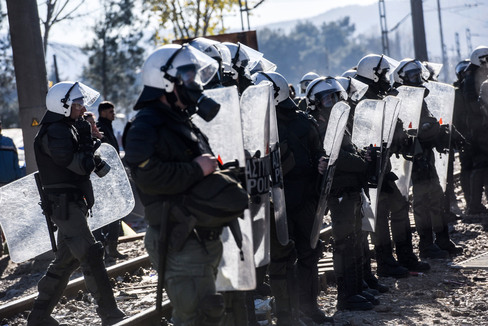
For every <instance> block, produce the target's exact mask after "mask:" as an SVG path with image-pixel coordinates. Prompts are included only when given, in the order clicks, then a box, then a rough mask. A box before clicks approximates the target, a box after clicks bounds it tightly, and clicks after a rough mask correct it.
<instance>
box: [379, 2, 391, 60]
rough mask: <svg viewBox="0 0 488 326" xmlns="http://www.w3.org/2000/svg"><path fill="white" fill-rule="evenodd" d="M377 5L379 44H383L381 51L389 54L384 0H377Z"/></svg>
mask: <svg viewBox="0 0 488 326" xmlns="http://www.w3.org/2000/svg"><path fill="white" fill-rule="evenodd" d="M378 7H379V10H380V25H381V44H382V45H383V53H384V54H386V55H387V56H389V55H390V45H389V43H388V28H387V27H386V9H385V0H379V2H378Z"/></svg>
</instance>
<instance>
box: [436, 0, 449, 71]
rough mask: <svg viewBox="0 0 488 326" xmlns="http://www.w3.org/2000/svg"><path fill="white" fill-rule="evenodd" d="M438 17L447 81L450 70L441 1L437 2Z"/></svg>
mask: <svg viewBox="0 0 488 326" xmlns="http://www.w3.org/2000/svg"><path fill="white" fill-rule="evenodd" d="M437 16H438V17H439V31H440V37H441V51H442V65H443V66H444V71H443V73H442V74H443V75H444V80H447V77H448V76H449V74H448V73H447V69H448V66H447V65H448V62H447V53H446V44H445V43H444V34H443V32H442V17H441V4H440V1H439V0H437Z"/></svg>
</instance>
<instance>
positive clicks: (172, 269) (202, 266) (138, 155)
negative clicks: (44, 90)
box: [124, 100, 224, 325]
mask: <svg viewBox="0 0 488 326" xmlns="http://www.w3.org/2000/svg"><path fill="white" fill-rule="evenodd" d="M138 105H139V107H141V108H140V112H139V113H138V114H137V116H136V118H135V119H134V121H133V122H132V124H131V126H130V128H129V129H128V131H127V134H126V135H125V143H124V148H125V150H126V155H125V159H126V161H127V163H128V165H129V167H130V168H131V173H132V176H133V178H134V181H135V183H136V185H137V187H138V189H139V190H140V198H141V201H142V203H143V205H144V208H145V214H144V217H145V219H146V221H147V223H148V225H149V226H148V229H147V231H146V237H145V246H146V250H147V251H148V253H149V257H150V259H151V262H152V263H153V265H154V266H159V259H160V255H161V254H164V253H161V248H160V247H159V236H160V229H161V228H164V229H163V230H164V231H166V230H167V231H166V234H167V235H168V236H169V237H170V243H169V248H168V251H167V254H166V255H165V259H166V268H165V271H164V272H165V275H164V282H165V283H164V284H165V289H166V291H167V293H168V296H169V298H170V300H171V302H172V304H173V320H174V322H175V325H181V324H184V325H186V323H195V322H197V321H200V322H202V324H203V321H205V325H217V324H218V323H219V322H220V318H221V317H222V315H223V312H224V311H223V310H224V302H223V298H222V295H221V294H217V292H216V288H215V277H216V275H217V268H218V266H219V262H220V259H221V256H222V242H221V240H220V237H219V235H220V233H221V231H222V227H216V228H203V227H198V226H197V227H195V230H196V233H198V236H197V235H196V233H194V232H192V233H191V234H190V235H189V236H188V238H186V240H185V238H183V239H180V238H181V236H180V237H179V236H178V234H177V233H173V232H174V230H176V229H177V227H178V225H180V223H184V222H182V221H181V219H180V218H179V217H178V211H177V210H175V209H173V208H174V205H173V199H176V198H177V197H178V196H179V195H181V194H183V193H184V192H185V191H187V190H189V189H190V188H191V187H192V186H194V185H195V184H196V183H198V182H199V181H201V180H202V179H203V171H202V169H201V168H200V166H199V164H198V163H197V162H195V161H193V160H194V159H195V158H196V157H197V156H200V155H202V154H205V153H211V152H210V146H209V145H208V142H207V140H206V137H205V136H204V135H203V134H202V133H201V132H200V131H199V130H198V129H197V128H196V127H195V126H194V125H193V124H192V122H191V121H190V116H189V114H188V112H187V111H181V110H180V109H176V108H170V107H168V106H166V105H164V104H163V103H161V102H160V101H159V100H155V101H152V102H145V103H139V104H138ZM136 108H137V106H136ZM163 219H167V222H163V223H165V224H166V225H161V223H162V221H163ZM172 240H184V242H183V243H182V247H181V248H177V247H176V245H175V243H174V242H172Z"/></svg>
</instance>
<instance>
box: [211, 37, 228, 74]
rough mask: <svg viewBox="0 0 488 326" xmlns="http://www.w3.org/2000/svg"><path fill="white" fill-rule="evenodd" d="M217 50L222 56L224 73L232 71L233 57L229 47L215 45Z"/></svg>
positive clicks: (219, 44) (220, 44)
mask: <svg viewBox="0 0 488 326" xmlns="http://www.w3.org/2000/svg"><path fill="white" fill-rule="evenodd" d="M214 46H215V47H216V48H217V50H218V51H219V52H220V56H221V58H222V69H223V70H224V73H226V72H231V71H232V69H231V68H232V57H231V55H230V50H229V48H228V47H226V46H225V45H223V44H222V43H217V44H214Z"/></svg>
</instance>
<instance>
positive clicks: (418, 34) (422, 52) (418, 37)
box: [410, 0, 429, 61]
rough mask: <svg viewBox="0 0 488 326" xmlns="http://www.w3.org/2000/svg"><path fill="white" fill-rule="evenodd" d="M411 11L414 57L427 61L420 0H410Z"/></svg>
mask: <svg viewBox="0 0 488 326" xmlns="http://www.w3.org/2000/svg"><path fill="white" fill-rule="evenodd" d="M410 8H411V9H410V10H411V11H412V27H413V44H414V48H415V59H418V60H420V61H429V57H428V55H427V44H426V41H425V26H424V9H423V5H422V0H410Z"/></svg>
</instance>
